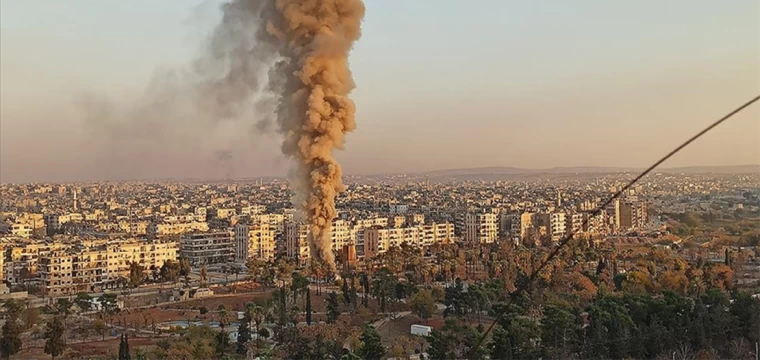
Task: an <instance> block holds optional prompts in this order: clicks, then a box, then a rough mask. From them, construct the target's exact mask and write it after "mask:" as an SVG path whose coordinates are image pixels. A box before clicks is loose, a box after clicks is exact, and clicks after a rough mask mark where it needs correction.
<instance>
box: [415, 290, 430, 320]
mask: <svg viewBox="0 0 760 360" xmlns="http://www.w3.org/2000/svg"><path fill="white" fill-rule="evenodd" d="M409 306H410V307H411V309H412V311H413V312H414V313H415V314H417V316H419V317H420V318H421V319H423V320H427V319H430V318H431V317H432V316H433V314H434V313H435V309H436V308H435V302H433V294H431V293H430V290H423V291H419V292H417V293H416V294H414V295H413V296H412V299H411V300H410V301H409Z"/></svg>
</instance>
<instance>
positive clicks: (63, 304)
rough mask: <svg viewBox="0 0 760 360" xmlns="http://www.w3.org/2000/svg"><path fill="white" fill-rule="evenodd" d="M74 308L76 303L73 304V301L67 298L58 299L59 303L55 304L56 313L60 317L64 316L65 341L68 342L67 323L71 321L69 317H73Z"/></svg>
mask: <svg viewBox="0 0 760 360" xmlns="http://www.w3.org/2000/svg"><path fill="white" fill-rule="evenodd" d="M72 307H74V303H72V302H71V300H69V299H66V298H61V299H58V301H57V302H56V304H55V311H56V313H58V315H61V316H63V328H64V338H63V341H64V342H65V341H66V337H65V334H66V322H67V320H68V319H69V315H71V308H72Z"/></svg>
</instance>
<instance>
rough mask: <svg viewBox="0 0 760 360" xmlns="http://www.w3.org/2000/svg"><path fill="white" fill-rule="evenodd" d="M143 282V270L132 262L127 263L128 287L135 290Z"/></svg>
mask: <svg viewBox="0 0 760 360" xmlns="http://www.w3.org/2000/svg"><path fill="white" fill-rule="evenodd" d="M143 282H145V269H143V267H142V266H141V265H140V264H139V263H137V262H136V261H132V262H130V263H129V286H131V287H133V288H136V287H138V286H140V285H142V284H143Z"/></svg>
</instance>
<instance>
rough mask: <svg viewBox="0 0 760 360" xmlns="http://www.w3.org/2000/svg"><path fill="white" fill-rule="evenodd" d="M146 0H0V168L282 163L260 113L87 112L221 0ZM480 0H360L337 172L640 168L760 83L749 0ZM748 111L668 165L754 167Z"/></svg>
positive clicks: (185, 58) (8, 178)
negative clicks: (36, 0) (188, 119)
mask: <svg viewBox="0 0 760 360" xmlns="http://www.w3.org/2000/svg"><path fill="white" fill-rule="evenodd" d="M147 4H148V3H147V2H134V3H132V5H125V6H121V8H119V11H114V8H112V7H109V6H104V5H102V4H101V3H99V2H92V1H89V2H88V1H80V2H76V3H72V4H68V5H66V6H62V5H58V4H52V5H50V4H49V5H48V6H46V8H45V10H46V11H44V12H41V11H40V5H35V4H32V3H28V2H21V1H7V2H5V1H4V2H3V3H2V11H0V13H1V14H2V15H1V16H2V19H1V20H2V21H0V27H1V28H2V35H1V36H2V41H0V43H2V45H1V46H2V51H0V54H1V56H2V61H0V63H1V66H2V68H1V69H0V72H1V73H2V75H3V76H2V77H0V88H1V90H0V97H1V98H2V99H0V129H1V130H0V182H25V181H74V180H77V181H78V180H81V181H92V180H129V179H156V178H202V179H221V178H225V177H227V176H228V175H229V174H232V176H231V177H235V178H243V177H258V176H272V175H277V176H282V175H285V174H287V171H288V169H289V163H288V161H286V160H285V159H284V158H283V157H282V155H280V154H279V150H278V149H279V144H278V143H279V140H278V139H277V138H278V136H276V134H274V133H273V132H266V133H261V132H259V133H257V134H254V133H252V132H251V130H250V129H251V128H252V127H253V126H254V124H256V123H257V121H258V120H260V119H258V118H257V116H258V115H257V116H247V117H244V118H242V119H235V121H217V122H213V123H210V124H209V123H200V122H192V123H182V122H170V121H168V120H164V118H162V117H160V116H154V115H151V117H150V119H151V121H150V122H148V124H149V125H150V127H148V129H149V130H155V131H148V132H145V131H142V130H140V131H137V130H135V131H133V132H130V131H129V130H134V129H133V128H131V127H122V128H120V129H122V130H123V132H120V133H118V134H119V136H117V137H113V138H109V137H108V136H105V135H103V134H107V132H106V133H104V132H103V131H108V127H109V126H110V125H113V124H109V123H104V122H96V123H97V124H100V125H104V124H105V126H102V127H100V128H96V127H87V126H85V120H84V119H85V118H86V117H87V116H86V113H87V112H88V111H89V113H90V114H92V110H93V109H95V110H97V109H98V108H97V106H100V105H104V104H109V103H110V104H111V105H110V106H111V108H110V109H111V110H112V111H115V112H116V113H123V112H125V111H128V110H131V109H133V108H132V106H133V104H134V103H139V102H140V101H141V100H140V99H145V98H151V96H152V95H151V94H152V93H151V92H150V91H151V90H156V88H155V87H152V86H155V82H154V83H151V81H156V80H161V79H163V80H166V78H165V77H162V76H159V75H161V74H164V75H166V74H167V73H168V74H176V73H182V71H186V70H188V69H189V68H190V66H191V65H192V63H193V61H194V60H195V59H196V55H197V52H198V49H199V48H200V47H201V46H202V45H203V41H202V39H204V38H205V37H206V34H207V33H208V32H210V29H212V28H213V27H214V24H215V23H216V22H217V20H218V19H217V17H218V14H219V11H218V10H217V7H218V6H217V5H218V4H219V2H218V1H203V2H196V3H193V4H187V2H183V1H166V2H162V4H161V5H156V6H150V7H149V6H148V5H147ZM684 4H686V3H685V2H684V3H682V4H680V5H684ZM484 5H485V6H484V8H487V7H490V8H491V10H493V11H489V12H487V13H483V11H482V9H477V11H478V12H476V11H474V10H473V9H469V8H467V7H466V6H465V5H462V4H460V3H458V2H453V1H442V2H440V3H439V4H438V7H437V8H436V11H433V12H431V11H425V10H426V9H425V8H424V6H423V5H422V4H403V5H402V4H401V3H398V2H385V3H380V2H369V3H367V9H368V11H367V16H366V18H365V21H364V24H363V34H362V38H361V39H360V40H359V41H358V43H357V44H356V46H355V48H354V51H353V52H352V54H351V58H350V62H351V66H352V69H353V72H354V78H355V80H356V83H357V89H356V90H355V91H354V92H353V94H352V97H353V98H354V99H355V101H356V104H357V125H358V127H357V130H356V131H355V132H353V133H351V134H348V136H347V138H346V140H347V143H346V149H345V151H338V152H337V153H336V156H337V158H338V159H339V160H340V161H341V163H342V164H343V165H344V169H345V173H346V174H383V173H415V172H424V171H432V170H442V169H452V168H473V167H491V166H514V167H520V168H534V169H535V168H551V167H563V166H615V167H645V166H647V165H649V163H651V162H652V161H654V160H656V159H658V158H659V157H660V156H661V155H662V154H664V153H666V152H667V151H668V150H670V148H672V147H673V146H675V145H677V144H678V143H680V142H681V141H682V140H684V139H686V138H688V137H689V136H691V135H692V134H693V133H695V132H697V131H698V130H699V129H700V128H702V127H704V126H705V125H707V124H708V123H709V122H711V121H713V120H714V119H715V118H718V117H720V116H722V115H724V113H725V112H727V111H729V110H730V109H731V108H733V107H735V106H737V105H738V104H740V103H741V102H743V101H746V100H747V99H748V98H750V97H751V96H754V95H756V94H757V92H758V90H760V70H759V69H758V66H757V64H758V63H760V41H759V40H760V31H758V30H760V28H759V27H760V22H758V21H757V20H758V19H757V16H756V14H758V13H759V12H758V11H759V10H760V9H758V4H757V3H756V2H752V1H739V2H734V3H731V4H720V5H719V4H714V3H711V2H709V1H699V2H689V3H688V5H689V6H679V3H669V4H665V5H663V4H658V3H656V2H649V1H647V2H639V3H637V4H625V5H622V4H602V5H599V4H595V5H591V4H576V5H575V6H573V7H563V6H553V7H547V6H544V5H539V4H533V5H524V4H516V3H510V2H488V3H486V4H484ZM470 13H471V14H473V16H465V17H462V16H461V15H460V14H470ZM31 15H34V16H31ZM58 19H68V21H65V22H60V21H57V20H58ZM32 21H34V22H35V24H37V23H40V24H42V25H35V26H32V23H31V22H32ZM135 23H139V24H141V26H139V29H133V27H134V26H133V24H135ZM389 24H394V25H396V26H389ZM675 24H678V25H675ZM450 25H453V26H450ZM130 26H132V27H130ZM133 30H134V31H133ZM526 34H529V35H530V36H526ZM494 36H496V38H497V39H503V41H495V40H494ZM600 44H602V45H604V46H600ZM51 59H55V60H56V61H51ZM124 59H129V61H125V60H124ZM162 71H163V72H162ZM156 74H159V75H156ZM151 84H153V85H151ZM169 84H171V82H169ZM158 89H159V90H161V89H165V88H163V87H158ZM146 92H147V96H146ZM153 95H155V94H153ZM103 99H108V101H107V102H105V101H103ZM83 103H85V104H88V105H82V104H83ZM87 106H89V108H87V110H88V111H84V110H83V108H84V107H87ZM114 109H115V110H114ZM101 110H102V109H101ZM174 115H175V114H172V116H167V117H166V118H165V119H170V120H175V119H181V118H182V117H179V116H174ZM120 116H121V117H114V118H117V120H122V121H123V120H125V119H126V120H130V119H131V118H132V116H133V115H126V116H124V115H120ZM758 118H760V110H759V109H758V108H757V107H753V108H749V109H747V111H746V113H743V114H740V115H739V116H737V117H736V119H733V120H731V121H730V122H728V123H726V124H724V125H722V126H721V127H719V128H718V129H716V130H715V131H714V132H712V133H711V134H708V135H707V136H706V137H705V138H704V139H700V141H698V142H696V143H695V144H693V145H692V146H690V147H689V148H687V149H685V150H684V152H683V154H679V155H678V156H676V157H675V158H674V159H673V160H672V161H669V162H667V163H666V164H664V166H665V167H680V166H699V165H745V164H760V151H758V149H757V146H756V144H757V143H759V142H760V122H757V121H756V119H758ZM611 119H614V120H611ZM94 120H95V121H100V120H102V119H100V118H98V117H97V116H95V119H94ZM87 124H89V125H92V124H93V123H87ZM103 129H105V130H103ZM241 134H242V135H241ZM103 139H105V140H106V141H103ZM463 139H466V140H463ZM111 140H118V141H111ZM141 149H142V150H141ZM616 149H617V150H616ZM222 154H226V155H224V156H222Z"/></svg>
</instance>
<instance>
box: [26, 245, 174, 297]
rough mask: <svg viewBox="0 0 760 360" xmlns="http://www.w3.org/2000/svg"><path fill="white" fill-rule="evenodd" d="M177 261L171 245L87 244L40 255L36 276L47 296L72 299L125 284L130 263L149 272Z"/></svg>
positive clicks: (69, 246)
mask: <svg viewBox="0 0 760 360" xmlns="http://www.w3.org/2000/svg"><path fill="white" fill-rule="evenodd" d="M176 259H177V243H176V242H174V241H144V240H136V239H123V240H103V239H99V240H91V241H90V240H87V241H80V242H77V243H75V244H66V245H65V246H64V247H61V248H58V249H55V250H52V251H47V252H45V253H43V254H41V255H40V256H39V261H38V264H37V272H36V276H37V278H38V279H39V281H40V282H41V286H42V287H43V289H44V291H45V293H46V294H47V295H48V296H64V295H73V294H76V293H78V292H94V291H100V290H102V289H105V288H109V287H115V286H116V285H117V284H119V283H120V282H123V281H126V279H128V278H129V269H130V264H131V263H137V264H139V265H140V266H142V267H143V268H144V269H145V270H146V272H149V271H151V270H158V269H159V268H160V267H161V266H163V264H164V263H165V262H166V261H167V260H176Z"/></svg>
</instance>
